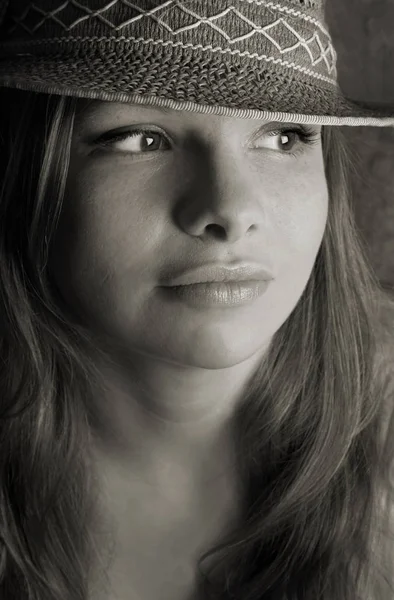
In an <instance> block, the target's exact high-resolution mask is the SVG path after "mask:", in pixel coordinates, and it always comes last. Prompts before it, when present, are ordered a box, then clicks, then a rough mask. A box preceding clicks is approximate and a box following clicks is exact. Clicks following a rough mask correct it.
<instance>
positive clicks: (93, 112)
mask: <svg viewBox="0 0 394 600" xmlns="http://www.w3.org/2000/svg"><path fill="white" fill-rule="evenodd" d="M121 104H122V108H123V107H124V108H125V110H126V109H127V108H130V109H134V110H135V109H137V110H138V109H142V110H145V111H146V112H148V111H149V110H150V111H156V112H160V113H162V114H166V115H174V114H177V113H179V112H180V111H178V110H175V109H174V108H166V107H165V106H152V105H148V104H133V103H131V102H130V103H128V102H122V103H121ZM101 110H102V108H101V103H100V102H98V101H97V100H90V101H89V102H88V103H87V104H86V105H85V106H83V108H81V111H80V115H79V116H80V117H83V118H85V119H88V120H90V119H94V117H96V116H97V114H100V112H101Z"/></svg>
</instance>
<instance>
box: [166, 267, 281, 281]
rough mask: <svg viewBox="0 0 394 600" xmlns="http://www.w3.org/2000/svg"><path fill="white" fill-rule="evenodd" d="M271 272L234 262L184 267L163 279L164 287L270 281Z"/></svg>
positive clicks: (271, 277)
mask: <svg viewBox="0 0 394 600" xmlns="http://www.w3.org/2000/svg"><path fill="white" fill-rule="evenodd" d="M272 279H273V275H272V273H271V272H270V271H269V270H268V269H265V268H263V267H262V266H261V265H258V264H253V263H236V264H232V265H228V264H227V265H224V264H218V263H215V264H206V265H199V266H195V267H192V268H190V267H189V268H188V269H184V270H183V271H180V272H178V273H176V274H174V275H173V276H171V277H170V278H169V279H167V280H165V281H164V282H163V283H162V285H163V286H164V287H178V286H187V285H194V284H200V283H210V282H216V283H225V282H238V283H241V282H251V281H270V280H272Z"/></svg>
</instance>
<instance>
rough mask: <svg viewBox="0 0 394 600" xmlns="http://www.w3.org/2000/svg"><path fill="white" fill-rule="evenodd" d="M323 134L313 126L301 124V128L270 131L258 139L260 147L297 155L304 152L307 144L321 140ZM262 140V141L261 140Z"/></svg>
mask: <svg viewBox="0 0 394 600" xmlns="http://www.w3.org/2000/svg"><path fill="white" fill-rule="evenodd" d="M320 139H321V134H320V132H316V131H315V130H314V129H312V128H308V127H305V126H301V127H299V128H293V129H291V128H287V129H281V130H276V131H269V132H268V133H267V134H266V135H264V136H262V137H260V138H259V140H258V144H259V147H263V148H264V147H265V148H267V147H268V148H269V149H272V150H276V151H277V152H281V153H282V154H290V155H292V156H297V155H298V154H300V153H302V152H303V151H304V150H305V148H306V146H308V145H314V144H317V143H319V142H320ZM260 141H262V143H261V142H260Z"/></svg>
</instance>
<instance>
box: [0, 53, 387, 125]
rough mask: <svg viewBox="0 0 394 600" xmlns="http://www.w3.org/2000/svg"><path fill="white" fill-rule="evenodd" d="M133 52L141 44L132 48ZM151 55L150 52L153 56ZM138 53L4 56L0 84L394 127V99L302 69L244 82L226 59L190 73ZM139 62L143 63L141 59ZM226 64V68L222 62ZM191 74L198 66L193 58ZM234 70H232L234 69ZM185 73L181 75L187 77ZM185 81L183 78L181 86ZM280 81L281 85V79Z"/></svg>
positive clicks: (257, 115) (255, 115) (226, 112)
mask: <svg viewBox="0 0 394 600" xmlns="http://www.w3.org/2000/svg"><path fill="white" fill-rule="evenodd" d="M134 52H135V49H134ZM151 58H152V57H151ZM134 59H135V56H134V53H133V56H130V53H129V55H127V54H125V55H124V56H122V61H121V62H119V61H114V60H113V57H110V58H107V59H106V57H105V54H101V56H100V57H99V60H97V57H96V56H95V57H94V64H93V63H92V58H91V57H89V56H86V57H83V58H79V59H75V58H70V57H67V56H64V55H63V56H59V55H58V56H34V55H30V54H24V55H17V56H14V57H12V58H3V59H2V60H1V61H0V86H3V87H10V88H17V89H21V90H27V91H34V92H41V93H46V94H58V95H64V96H73V97H77V98H91V99H97V100H102V101H109V102H126V103H133V104H143V105H149V106H159V107H165V108H170V109H173V110H186V111H191V112H198V113H205V114H216V115H223V116H232V117H237V118H246V119H262V120H270V121H278V122H291V123H305V124H315V125H338V126H371V127H390V126H391V127H392V126H394V105H382V104H378V105H377V104H371V103H361V102H358V101H357V102H356V101H352V100H350V99H348V98H346V97H345V96H344V95H343V94H342V93H341V90H340V88H339V87H337V86H327V85H320V84H321V82H319V81H316V83H315V85H313V82H312V83H310V82H306V81H305V80H303V79H302V78H301V77H299V74H292V73H290V74H289V75H288V77H287V78H286V79H283V78H282V80H281V81H280V86H278V82H277V81H275V82H274V85H272V79H273V77H275V76H276V75H277V69H270V68H269V67H265V68H262V69H261V71H256V70H255V72H253V74H252V76H251V77H250V78H249V79H248V81H247V85H248V86H249V87H248V89H246V88H245V82H244V81H243V82H242V85H241V83H240V82H238V81H237V78H236V73H235V74H234V77H230V76H229V74H228V73H223V64H222V65H219V68H218V64H217V63H216V64H211V65H208V72H207V65H206V64H205V66H204V69H205V72H204V77H202V76H201V78H200V79H198V78H196V77H195V76H192V75H191V76H190V78H189V79H188V80H187V79H186V80H185V66H184V65H180V66H179V67H178V69H179V71H178V72H177V66H176V65H175V66H174V63H173V62H170V61H161V62H159V61H158V60H157V59H156V64H151V65H150V66H149V69H148V68H145V69H144V70H141V65H140V63H139V62H138V61H136V60H134ZM136 65H139V68H138V66H136ZM220 67H221V68H220ZM186 69H190V73H191V74H192V73H193V65H188V66H187V67H186ZM231 75H233V74H231ZM181 76H182V77H183V79H182V80H181ZM178 84H179V85H178ZM275 84H276V85H275Z"/></svg>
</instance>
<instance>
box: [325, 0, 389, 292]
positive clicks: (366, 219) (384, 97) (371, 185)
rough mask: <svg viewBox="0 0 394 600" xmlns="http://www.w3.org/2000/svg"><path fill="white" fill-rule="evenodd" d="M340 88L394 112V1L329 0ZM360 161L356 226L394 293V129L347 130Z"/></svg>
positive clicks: (356, 182) (328, 14)
mask: <svg viewBox="0 0 394 600" xmlns="http://www.w3.org/2000/svg"><path fill="white" fill-rule="evenodd" d="M326 19H327V22H328V26H329V29H330V32H331V35H332V38H333V41H334V45H335V48H336V50H337V53H338V74H339V84H340V86H341V88H342V90H343V91H344V93H345V94H346V95H348V96H349V97H350V98H352V99H356V100H362V101H371V102H390V103H392V104H393V114H394V0H326ZM343 129H344V132H345V134H346V136H347V137H348V138H349V140H350V142H351V144H352V147H353V148H354V149H355V150H356V151H357V153H358V155H359V156H360V160H361V165H362V168H361V172H360V175H358V176H357V177H355V178H353V180H352V188H353V190H354V192H355V212H356V222H357V226H358V228H359V230H360V233H361V236H362V238H363V239H364V241H365V244H366V246H367V251H368V256H369V258H370V260H371V262H372V265H373V267H374V269H375V271H376V273H377V274H378V277H379V279H380V281H381V282H382V284H383V285H384V286H385V287H387V288H388V289H391V288H392V291H393V294H394V127H393V128H391V127H389V128H378V127H344V128H343Z"/></svg>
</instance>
